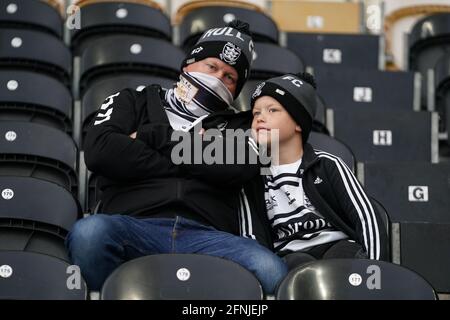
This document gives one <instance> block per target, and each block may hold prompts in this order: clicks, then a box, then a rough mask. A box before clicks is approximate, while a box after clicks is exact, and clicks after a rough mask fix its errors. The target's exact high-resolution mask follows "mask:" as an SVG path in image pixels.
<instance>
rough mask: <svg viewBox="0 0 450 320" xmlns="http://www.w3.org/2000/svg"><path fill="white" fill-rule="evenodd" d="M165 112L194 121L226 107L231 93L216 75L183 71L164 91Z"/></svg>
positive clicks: (230, 101)
mask: <svg viewBox="0 0 450 320" xmlns="http://www.w3.org/2000/svg"><path fill="white" fill-rule="evenodd" d="M165 98H166V101H167V103H168V106H167V107H166V111H167V112H171V113H173V114H175V115H177V116H178V117H181V118H183V119H185V120H187V121H190V122H194V121H195V120H196V119H198V118H199V117H202V116H206V115H209V114H210V113H212V112H215V111H221V110H225V109H228V108H229V107H230V105H231V103H232V102H233V95H232V94H231V92H230V91H229V90H228V88H227V87H226V86H225V85H224V84H223V83H222V81H220V80H219V79H217V78H216V77H213V76H210V75H208V74H205V73H201V72H188V73H186V72H183V73H182V74H181V75H180V81H178V82H177V83H176V84H175V85H174V87H173V88H172V89H169V90H167V92H166V97H165Z"/></svg>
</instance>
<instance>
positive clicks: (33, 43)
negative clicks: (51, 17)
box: [0, 29, 72, 86]
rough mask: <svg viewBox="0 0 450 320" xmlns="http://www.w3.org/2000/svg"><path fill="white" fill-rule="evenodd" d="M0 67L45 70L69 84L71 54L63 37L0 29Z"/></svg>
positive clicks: (29, 31)
mask: <svg viewBox="0 0 450 320" xmlns="http://www.w3.org/2000/svg"><path fill="white" fill-rule="evenodd" d="M0 69H2V70H5V69H6V70H8V71H10V70H17V69H19V70H29V71H36V72H40V73H45V74H47V75H50V76H52V77H55V78H56V79H58V80H59V81H61V82H63V83H64V84H65V85H66V86H69V85H70V74H71V70H72V55H71V53H70V50H69V48H67V47H66V45H65V44H64V43H63V42H62V40H60V39H58V38H56V37H54V36H52V35H50V34H46V33H43V32H39V31H32V30H22V29H0Z"/></svg>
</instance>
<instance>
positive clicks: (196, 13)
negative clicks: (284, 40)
mask: <svg viewBox="0 0 450 320" xmlns="http://www.w3.org/2000/svg"><path fill="white" fill-rule="evenodd" d="M235 19H238V20H242V21H245V22H247V23H248V24H249V25H250V31H251V32H252V35H253V41H255V42H271V43H278V28H277V25H276V24H275V22H274V21H273V20H272V18H270V16H268V15H266V14H265V13H264V12H263V10H262V9H261V8H259V7H258V6H256V5H254V4H250V3H242V2H241V3H239V2H237V1H219V2H217V1H216V2H215V3H214V2H212V1H191V2H188V3H186V4H185V5H183V6H182V7H180V8H179V9H178V12H177V15H176V17H175V25H178V26H179V30H180V46H181V47H182V48H184V49H186V50H187V49H189V48H191V47H192V46H193V45H194V44H195V43H196V42H197V40H198V38H199V37H200V36H201V34H202V33H203V32H204V31H206V30H207V29H210V28H218V27H222V26H224V25H225V24H226V23H228V22H230V21H232V20H235Z"/></svg>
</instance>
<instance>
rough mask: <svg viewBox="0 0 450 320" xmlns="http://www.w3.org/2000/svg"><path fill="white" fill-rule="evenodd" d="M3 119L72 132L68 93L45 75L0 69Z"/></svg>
mask: <svg viewBox="0 0 450 320" xmlns="http://www.w3.org/2000/svg"><path fill="white" fill-rule="evenodd" d="M4 120H15V121H25V122H35V123H40V124H45V125H48V126H51V127H54V128H56V129H60V130H62V131H64V132H66V133H68V134H71V132H72V97H71V93H70V91H69V90H68V89H67V87H65V86H64V85H63V84H62V83H61V82H59V81H57V80H56V79H54V78H52V77H49V76H46V75H44V74H39V73H36V72H31V71H5V70H0V121H4Z"/></svg>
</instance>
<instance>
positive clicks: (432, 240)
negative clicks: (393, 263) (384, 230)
mask: <svg viewBox="0 0 450 320" xmlns="http://www.w3.org/2000/svg"><path fill="white" fill-rule="evenodd" d="M446 208H448V206H447V207H446ZM399 231H400V236H399V237H398V242H397V243H395V244H394V245H395V246H396V247H397V248H398V249H399V250H398V251H399V258H400V261H399V263H401V265H403V266H405V267H407V268H410V269H411V270H414V271H415V272H418V273H420V274H421V275H423V276H424V277H425V278H426V279H427V280H428V281H430V283H431V284H432V285H433V287H434V288H435V290H436V291H437V292H440V293H441V292H442V293H446V294H449V293H450V278H449V276H448V270H450V255H449V254H448V252H449V251H450V223H448V222H445V223H444V221H443V222H402V223H400V224H399Z"/></svg>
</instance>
